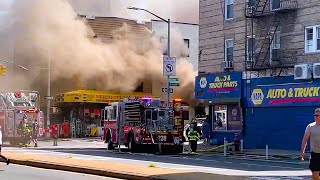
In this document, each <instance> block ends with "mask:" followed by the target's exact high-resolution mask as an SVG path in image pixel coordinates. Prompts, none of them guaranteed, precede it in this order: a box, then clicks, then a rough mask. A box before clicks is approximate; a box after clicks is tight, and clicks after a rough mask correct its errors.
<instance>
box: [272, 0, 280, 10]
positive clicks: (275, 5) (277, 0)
mask: <svg viewBox="0 0 320 180" xmlns="http://www.w3.org/2000/svg"><path fill="white" fill-rule="evenodd" d="M280 6H281V2H280V0H271V10H277V9H280Z"/></svg>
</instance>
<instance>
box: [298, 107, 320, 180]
mask: <svg viewBox="0 0 320 180" xmlns="http://www.w3.org/2000/svg"><path fill="white" fill-rule="evenodd" d="M313 116H314V120H315V122H313V123H310V124H309V125H308V126H307V127H306V130H305V133H304V136H303V139H302V143H301V155H300V158H301V160H302V161H303V160H304V156H305V150H306V146H307V142H308V140H309V138H310V147H311V156H310V161H309V169H310V170H311V172H312V179H313V180H319V173H320V108H317V109H316V110H315V113H314V115H313Z"/></svg>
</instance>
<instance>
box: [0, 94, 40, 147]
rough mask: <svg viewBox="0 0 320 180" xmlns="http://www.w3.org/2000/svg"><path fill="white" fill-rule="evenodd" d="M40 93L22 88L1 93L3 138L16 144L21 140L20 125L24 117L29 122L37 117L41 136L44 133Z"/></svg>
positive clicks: (0, 114) (0, 115) (0, 105)
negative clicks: (17, 90)
mask: <svg viewBox="0 0 320 180" xmlns="http://www.w3.org/2000/svg"><path fill="white" fill-rule="evenodd" d="M39 105H40V103H39V93H38V92H37V91H29V90H24V91H23V90H21V91H19V92H14V93H13V92H7V93H0V126H2V134H3V140H4V141H9V142H10V144H12V145H16V144H18V143H19V142H20V141H21V135H20V134H19V132H18V126H19V123H20V122H21V121H23V120H24V119H26V120H27V123H30V124H31V123H32V122H34V120H35V119H37V122H38V124H39V136H42V135H43V128H44V124H43V123H44V121H43V112H42V111H40V110H39Z"/></svg>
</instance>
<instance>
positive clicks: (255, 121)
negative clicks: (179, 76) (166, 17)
mask: <svg viewBox="0 0 320 180" xmlns="http://www.w3.org/2000/svg"><path fill="white" fill-rule="evenodd" d="M199 8H200V21H199V51H200V52H201V56H200V58H199V76H198V77H197V78H196V88H195V94H196V98H197V99H199V100H203V101H204V102H205V103H206V104H207V107H208V108H207V109H208V113H209V116H210V120H211V125H212V132H213V135H212V140H213V142H215V143H222V140H223V138H224V137H227V139H228V140H229V141H231V140H232V139H233V138H234V134H235V133H236V134H240V135H241V137H242V138H243V139H244V142H245V144H244V145H245V147H247V148H264V147H265V145H267V144H268V145H269V147H270V148H276V149H295V150H298V149H299V148H300V143H301V136H302V135H303V132H304V128H305V127H306V125H307V124H308V123H310V122H312V121H313V116H312V114H313V110H314V109H315V108H316V107H319V105H320V96H319V88H317V87H318V86H319V84H320V81H319V74H320V71H319V68H320V67H319V64H316V63H317V62H320V61H319V58H320V54H319V52H320V51H319V50H320V40H319V39H320V36H319V35H320V26H319V25H320V16H319V13H318V12H319V10H320V4H319V2H318V1H316V0H309V1H300V0H247V1H244V0H243V1H234V0H225V1H214V0H200V5H199ZM311 92H312V93H311Z"/></svg>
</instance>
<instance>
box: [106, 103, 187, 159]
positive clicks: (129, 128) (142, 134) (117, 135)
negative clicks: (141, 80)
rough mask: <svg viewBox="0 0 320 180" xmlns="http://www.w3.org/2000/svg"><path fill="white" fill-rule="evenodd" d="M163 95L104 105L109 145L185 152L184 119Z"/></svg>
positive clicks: (134, 150) (146, 150) (145, 150)
mask: <svg viewBox="0 0 320 180" xmlns="http://www.w3.org/2000/svg"><path fill="white" fill-rule="evenodd" d="M173 116H174V113H173V109H169V110H168V109H166V108H164V107H162V104H161V101H160V99H159V98H145V97H144V98H140V99H134V100H132V99H124V101H123V102H115V103H112V104H111V105H110V106H107V107H105V109H104V140H105V141H106V143H108V149H113V148H114V147H116V146H118V147H119V146H121V145H125V146H127V147H128V149H129V150H130V151H131V152H137V151H144V152H159V153H182V151H183V142H184V137H183V126H184V124H183V120H182V118H177V117H178V116H179V114H177V113H175V116H176V117H175V118H173Z"/></svg>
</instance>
